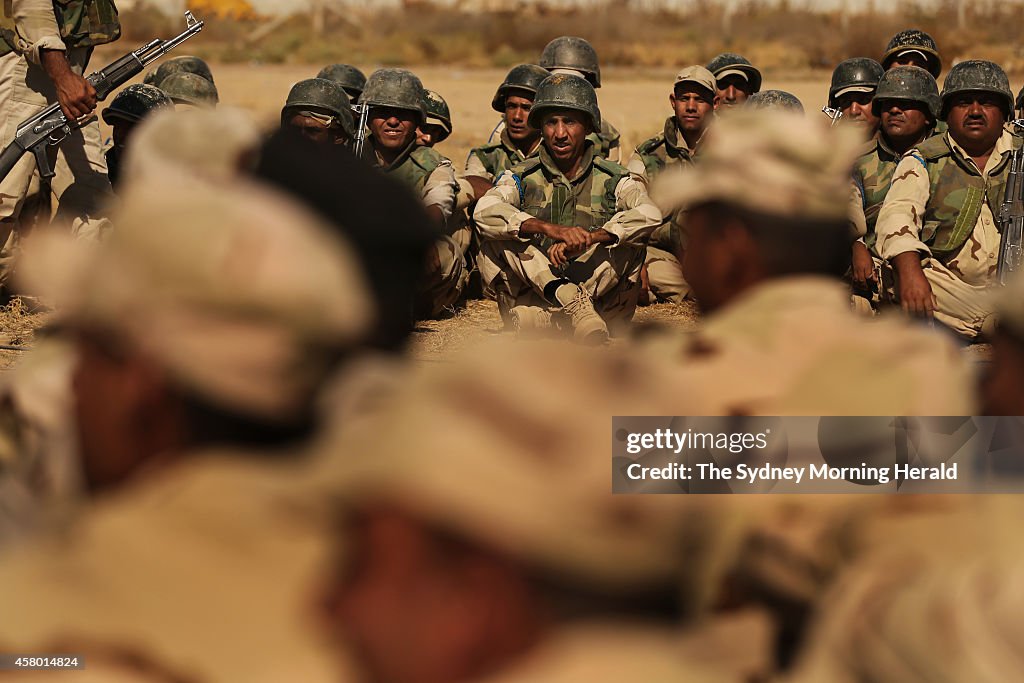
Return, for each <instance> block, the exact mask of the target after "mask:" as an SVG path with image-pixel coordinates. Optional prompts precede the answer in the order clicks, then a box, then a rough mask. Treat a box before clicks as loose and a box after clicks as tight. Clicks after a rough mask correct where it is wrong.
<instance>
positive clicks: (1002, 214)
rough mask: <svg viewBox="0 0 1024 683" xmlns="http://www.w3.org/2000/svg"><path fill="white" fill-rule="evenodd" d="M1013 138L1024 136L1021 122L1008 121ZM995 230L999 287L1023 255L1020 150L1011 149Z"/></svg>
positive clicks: (1022, 164)
mask: <svg viewBox="0 0 1024 683" xmlns="http://www.w3.org/2000/svg"><path fill="white" fill-rule="evenodd" d="M1010 125H1011V126H1013V132H1014V135H1017V136H1018V137H1020V136H1021V135H1022V134H1024V119H1017V120H1015V121H1011V122H1010ZM996 223H997V224H998V227H999V261H998V266H997V271H996V272H997V275H998V277H999V284H1001V285H1005V284H1006V282H1007V281H1008V280H1009V279H1010V278H1011V277H1012V276H1013V274H1014V273H1016V272H1018V271H1019V270H1021V264H1022V259H1021V256H1022V255H1024V251H1022V250H1024V244H1022V243H1024V147H1018V148H1017V149H1015V150H1013V155H1012V156H1011V157H1010V170H1009V173H1008V174H1007V176H1006V191H1005V193H1004V194H1003V203H1002V204H1000V205H999V216H997V218H996Z"/></svg>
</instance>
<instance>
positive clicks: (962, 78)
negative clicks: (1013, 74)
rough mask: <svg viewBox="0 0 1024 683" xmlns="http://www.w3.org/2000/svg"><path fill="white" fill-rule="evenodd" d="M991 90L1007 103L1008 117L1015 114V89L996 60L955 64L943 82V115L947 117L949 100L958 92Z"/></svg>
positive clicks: (1005, 112)
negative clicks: (1012, 88) (1011, 86)
mask: <svg viewBox="0 0 1024 683" xmlns="http://www.w3.org/2000/svg"><path fill="white" fill-rule="evenodd" d="M962 92H989V93H993V94H996V95H999V96H1001V97H1002V98H1004V99H1003V103H1004V104H1005V105H1006V106H1005V108H1004V110H1003V113H1004V114H1005V115H1006V117H1007V118H1008V119H1009V118H1012V116H1013V105H1014V99H1013V91H1011V90H1010V79H1009V78H1007V77H1006V72H1005V71H1003V69H1002V67H1000V66H999V65H998V64H996V63H995V62H989V61H986V60H984V59H969V60H967V61H965V62H960V63H959V64H955V65H954V66H953V68H952V69H950V70H949V73H948V74H946V80H945V81H944V82H943V84H942V112H941V114H942V117H943V118H945V116H946V110H947V108H948V106H949V100H950V98H951V97H953V96H954V95H956V94H957V93H962Z"/></svg>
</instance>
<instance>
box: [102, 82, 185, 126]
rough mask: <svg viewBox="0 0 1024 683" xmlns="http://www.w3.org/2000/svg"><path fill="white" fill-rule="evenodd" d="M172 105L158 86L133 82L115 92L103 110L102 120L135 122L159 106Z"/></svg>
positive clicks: (112, 122) (110, 122) (112, 123)
mask: <svg viewBox="0 0 1024 683" xmlns="http://www.w3.org/2000/svg"><path fill="white" fill-rule="evenodd" d="M173 106H174V102H172V101H171V98H170V97H168V96H167V95H166V94H165V93H164V91H163V90H161V89H160V88H157V87H156V86H152V85H146V84H145V83H135V84H134V85H129V86H128V87H127V88H125V89H124V90H122V91H121V92H119V93H117V96H116V97H114V99H113V100H112V101H111V103H110V106H109V107H107V108H106V109H104V110H103V120H104V121H106V122H107V123H108V124H110V125H114V122H115V121H131V122H137V121H141V120H142V119H144V118H146V116H148V115H149V114H150V112H153V111H156V110H157V109H160V108H161V107H173Z"/></svg>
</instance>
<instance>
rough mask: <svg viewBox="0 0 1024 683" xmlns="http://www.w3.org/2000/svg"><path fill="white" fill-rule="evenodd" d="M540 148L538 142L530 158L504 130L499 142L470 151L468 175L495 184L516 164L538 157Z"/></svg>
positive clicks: (467, 162) (467, 164) (467, 166)
mask: <svg viewBox="0 0 1024 683" xmlns="http://www.w3.org/2000/svg"><path fill="white" fill-rule="evenodd" d="M540 147H541V143H540V140H538V141H537V144H536V146H535V147H534V148H533V152H531V153H530V154H529V155H528V156H527V155H524V154H523V153H522V152H520V151H519V149H517V148H516V146H515V145H513V144H512V140H510V139H509V137H508V131H506V130H502V131H501V136H500V137H499V138H498V141H497V142H495V143H493V144H489V145H483V146H481V147H474V148H473V149H471V150H470V151H469V158H468V159H466V175H467V176H476V177H478V178H486V179H487V180H490V181H491V182H494V180H495V179H496V178H497V177H498V176H500V175H501V174H502V173H504V172H505V171H507V170H509V169H510V168H512V167H513V166H515V165H516V164H518V163H520V162H523V161H526V160H527V159H528V158H532V157H535V156H537V151H538V150H539V149H540Z"/></svg>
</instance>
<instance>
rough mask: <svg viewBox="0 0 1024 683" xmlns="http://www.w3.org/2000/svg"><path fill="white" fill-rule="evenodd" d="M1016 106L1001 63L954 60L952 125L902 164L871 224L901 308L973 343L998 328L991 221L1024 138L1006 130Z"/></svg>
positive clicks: (947, 101) (946, 111)
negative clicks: (893, 274) (992, 299)
mask: <svg viewBox="0 0 1024 683" xmlns="http://www.w3.org/2000/svg"><path fill="white" fill-rule="evenodd" d="M1013 104H1014V102H1013V93H1011V92H1010V84H1009V81H1008V80H1007V78H1006V74H1005V73H1004V72H1003V70H1002V69H1001V68H1000V67H999V66H998V65H997V64H994V63H992V62H986V61H981V60H970V61H965V62H960V63H959V64H957V65H956V66H954V67H953V68H952V69H951V70H950V72H949V74H947V75H946V81H945V83H944V84H943V88H942V110H941V116H942V118H944V119H945V121H946V123H947V124H948V125H949V130H948V131H947V132H946V133H945V134H944V135H942V136H935V137H932V138H929V139H928V140H926V141H925V142H923V143H921V144H920V145H918V146H917V147H915V148H914V149H912V150H911V151H910V153H909V154H907V155H906V156H904V157H903V159H902V160H901V161H900V162H899V164H898V165H897V166H896V170H895V171H894V173H893V179H892V184H891V185H890V187H889V192H888V194H886V197H885V202H884V203H883V205H882V209H881V212H880V213H879V215H878V222H877V224H876V228H875V229H876V232H877V233H878V241H877V249H878V252H879V254H880V255H881V257H882V258H884V259H887V260H888V261H890V262H891V263H892V264H893V268H894V269H895V271H896V278H897V292H898V297H899V301H900V305H901V306H902V307H903V310H904V311H906V312H907V313H909V314H911V315H915V316H922V317H929V318H931V317H933V316H934V317H935V319H937V320H938V321H940V322H941V323H943V324H944V325H946V326H948V327H950V328H951V329H952V330H954V331H955V332H956V333H957V334H959V335H961V336H962V337H964V338H966V339H971V340H973V339H977V338H978V337H979V336H981V335H987V334H990V333H991V332H992V331H993V328H994V324H995V317H994V316H993V314H992V309H991V304H990V302H989V301H988V295H989V294H990V290H991V287H992V286H993V285H994V284H995V282H996V263H997V260H998V256H999V241H1000V240H999V232H998V230H997V229H996V222H995V217H996V215H997V214H998V212H999V206H1000V203H1001V202H1002V200H1003V195H1004V193H1005V190H1004V188H1005V186H1006V177H1007V173H1008V171H1009V165H1010V164H1009V160H1010V157H1011V155H1012V152H1013V149H1014V148H1015V147H1016V146H1018V145H1019V144H1020V140H1019V138H1016V137H1015V136H1014V135H1013V134H1012V133H1011V132H1010V131H1008V130H1006V131H1004V130H1003V124H1004V123H1005V122H1006V121H1007V120H1008V118H1009V117H1010V116H1012V115H1013Z"/></svg>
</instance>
